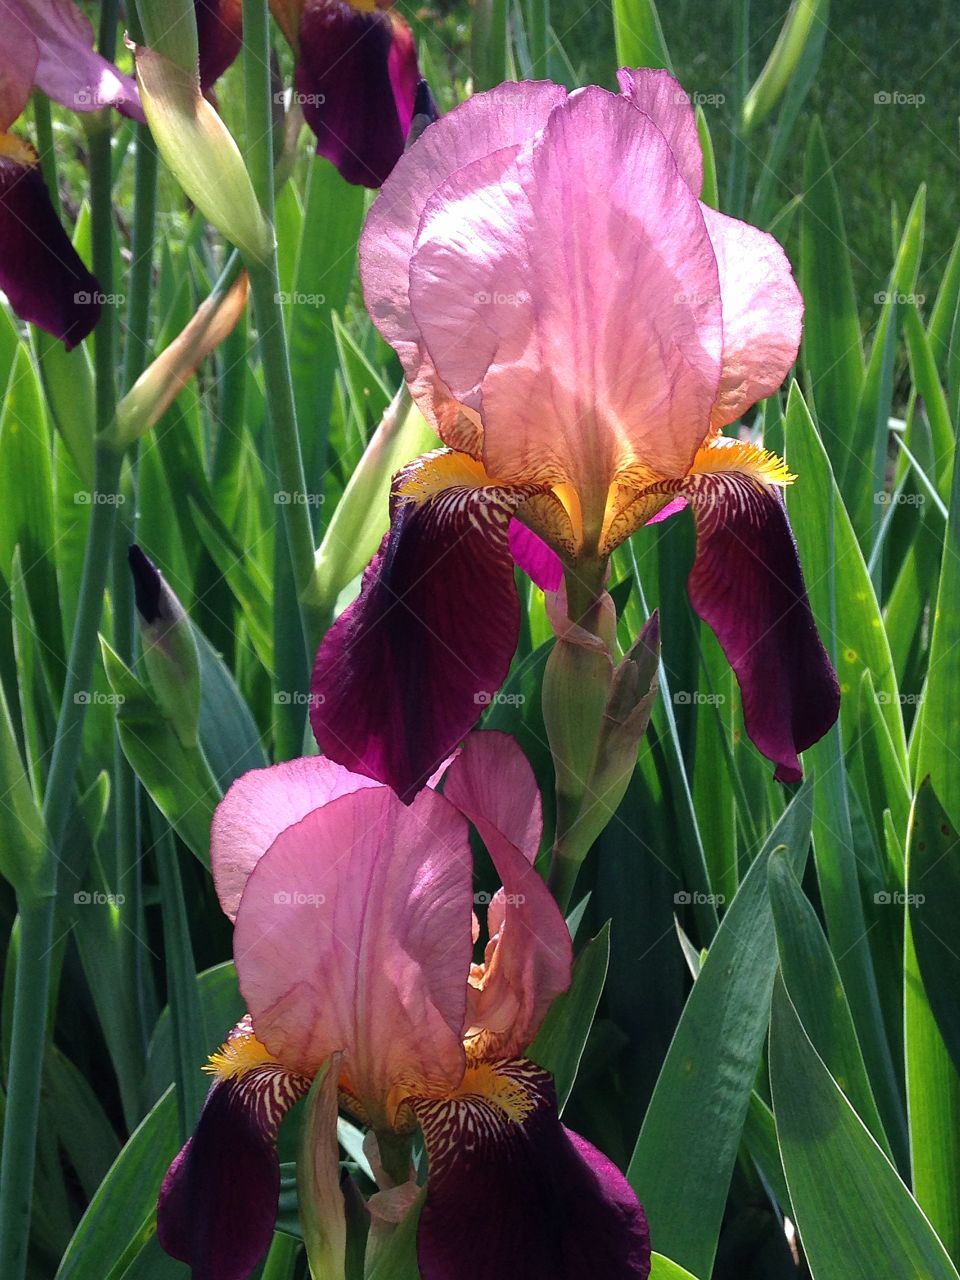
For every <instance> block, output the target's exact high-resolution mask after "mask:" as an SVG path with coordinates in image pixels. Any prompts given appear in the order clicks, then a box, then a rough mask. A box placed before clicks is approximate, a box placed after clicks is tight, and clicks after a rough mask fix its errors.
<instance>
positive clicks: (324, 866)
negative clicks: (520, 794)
mask: <svg viewBox="0 0 960 1280" xmlns="http://www.w3.org/2000/svg"><path fill="white" fill-rule="evenodd" d="M472 875H473V867H472V860H471V856H470V845H469V840H468V838H467V828H466V823H465V822H464V820H463V818H462V816H461V815H460V814H459V813H458V812H457V811H456V810H455V809H454V808H453V806H452V805H451V804H450V803H449V802H448V801H446V800H445V799H444V798H443V797H442V796H439V795H437V793H436V792H435V791H429V790H427V791H423V792H421V793H420V795H418V796H417V797H416V799H415V800H414V802H413V803H412V804H411V805H410V806H409V807H406V806H404V805H402V804H401V803H400V801H399V800H398V799H397V797H396V796H395V795H394V794H393V792H391V791H390V790H389V789H388V788H386V787H374V788H371V789H368V790H364V791H355V792H353V793H352V794H351V795H345V796H341V797H340V798H339V799H337V800H334V801H333V802H332V803H330V804H328V805H326V806H325V807H324V808H322V809H316V810H314V811H313V812H312V813H309V814H308V815H307V816H306V817H305V818H303V819H302V821H300V822H298V823H296V824H295V825H294V826H292V827H288V828H287V829H286V830H285V831H283V832H282V833H281V834H280V835H279V836H278V837H277V839H276V841H275V842H274V844H273V845H272V847H271V848H270V850H269V852H268V853H267V854H266V856H264V857H263V858H261V859H260V861H259V863H258V864H257V866H256V867H255V869H254V871H253V873H252V874H251V876H250V879H249V880H248V881H247V887H246V889H245V890H244V894H243V899H242V901H241V903H240V909H239V911H238V913H237V923H236V929H235V932H234V943H233V950H234V959H235V962H236V966H237V973H238V975H239V981H240V989H241V991H242V992H243V995H244V998H245V999H246V1001H247V1005H248V1008H249V1009H250V1012H251V1014H252V1016H253V1023H254V1026H255V1027H256V1031H257V1036H258V1038H259V1039H260V1040H261V1041H263V1043H264V1044H265V1045H266V1046H267V1047H268V1049H269V1050H270V1051H271V1052H272V1053H273V1054H274V1055H275V1056H276V1057H277V1058H279V1059H280V1060H281V1061H282V1062H283V1063H284V1064H285V1065H287V1066H289V1067H291V1068H292V1069H295V1070H299V1071H303V1072H304V1073H305V1074H311V1073H312V1072H313V1071H315V1070H316V1069H317V1066H318V1065H319V1064H320V1063H321V1062H323V1061H324V1060H325V1059H326V1058H328V1057H329V1056H330V1055H331V1054H332V1053H335V1052H338V1051H343V1054H344V1060H343V1078H344V1079H345V1080H346V1081H347V1083H348V1086H349V1088H350V1090H351V1091H352V1092H353V1093H354V1094H355V1095H356V1096H357V1097H358V1098H360V1099H361V1101H362V1102H363V1104H364V1106H365V1107H366V1109H367V1111H368V1113H369V1114H371V1119H372V1121H373V1122H374V1124H376V1123H389V1121H390V1120H392V1118H393V1117H392V1115H390V1114H389V1112H390V1109H391V1102H390V1100H389V1095H390V1092H391V1089H393V1087H394V1086H395V1085H398V1084H400V1083H401V1082H408V1083H415V1082H418V1081H419V1082H422V1083H424V1084H425V1086H426V1087H427V1089H428V1090H436V1091H441V1092H442V1091H444V1090H446V1089H449V1088H452V1087H455V1086H456V1084H457V1083H458V1081H459V1080H460V1077H461V1075H462V1073H463V1066H464V1057H463V1045H462V1040H461V1036H462V1028H463V1020H464V1013H465V1006H466V986H467V981H466V980H467V974H468V972H469V968H470V959H471V951H472V944H471V940H470V915H471V908H472V889H471V884H472ZM394 1102H396V1098H394Z"/></svg>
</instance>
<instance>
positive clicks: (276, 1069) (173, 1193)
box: [157, 1064, 310, 1280]
mask: <svg viewBox="0 0 960 1280" xmlns="http://www.w3.org/2000/svg"><path fill="white" fill-rule="evenodd" d="M309 1084H310V1082H309V1081H308V1080H305V1079H304V1078H303V1077H302V1076H295V1075H292V1074H291V1073H290V1072H288V1071H286V1070H284V1069H283V1068H282V1067H280V1066H278V1065H277V1064H265V1065H260V1066H255V1067H252V1068H250V1069H248V1070H246V1071H244V1072H243V1073H242V1074H241V1075H239V1076H237V1077H235V1078H233V1079H228V1080H218V1081H217V1082H216V1083H215V1084H214V1086H213V1087H212V1089H211V1090H210V1092H209V1094H208V1095H207V1100H206V1102H205V1103H204V1107H203V1111H202V1112H201V1114H200V1119H199V1121H198V1122H197V1129H196V1132H195V1133H194V1135H193V1137H192V1138H191V1139H190V1140H189V1142H188V1143H187V1144H186V1146H185V1147H184V1148H183V1150H182V1151H181V1152H180V1154H179V1155H178V1156H177V1157H176V1159H175V1160H174V1162H173V1164H172V1165H171V1166H170V1168H169V1170H168V1171H167V1176H166V1177H165V1178H164V1180H163V1186H162V1187H161V1188H160V1197H159V1200H158V1203H157V1236H158V1238H159V1241H160V1244H161V1245H162V1247H163V1248H164V1249H165V1250H166V1252H167V1253H169V1254H170V1255H171V1257H174V1258H178V1259H179V1260H180V1261H181V1262H186V1263H189V1265H190V1267H191V1268H192V1272H193V1280H246V1277H247V1276H249V1275H250V1273H251V1272H252V1271H253V1270H254V1268H255V1267H256V1265H257V1263H258V1262H259V1261H260V1259H261V1258H262V1257H263V1255H264V1254H265V1253H266V1252H267V1250H268V1249H269V1247H270V1241H271V1238H272V1236H273V1228H274V1223H275V1221H276V1217H277V1198H278V1196H279V1194H280V1162H279V1160H278V1158H277V1150H276V1138H277V1130H278V1128H279V1126H280V1121H281V1120H282V1119H283V1117H284V1115H285V1114H286V1112H287V1111H288V1110H289V1109H290V1107H292V1106H293V1104H294V1103H295V1102H297V1101H298V1100H299V1099H300V1098H301V1097H303V1095H304V1094H305V1093H306V1092H307V1090H308V1088H309Z"/></svg>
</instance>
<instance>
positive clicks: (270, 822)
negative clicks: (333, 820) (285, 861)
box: [210, 756, 377, 920]
mask: <svg viewBox="0 0 960 1280" xmlns="http://www.w3.org/2000/svg"><path fill="white" fill-rule="evenodd" d="M376 785H377V783H376V782H374V781H373V780H372V779H371V778H366V777H364V776H363V775H361V774H359V773H351V772H350V771H349V769H344V767H343V765H340V764H337V763H336V761H334V760H327V759H325V758H324V757H323V756H304V757H302V758H301V759H298V760H285V761H283V763H281V764H275V765H271V766H270V768H268V769H251V770H250V772H249V773H245V774H244V775H243V776H242V777H240V778H237V780H236V782H234V783H233V784H232V786H231V787H230V789H229V791H228V792H227V794H226V795H225V796H224V797H223V799H222V800H221V801H220V803H219V804H218V805H217V809H216V812H215V813H214V815H213V823H212V824H211V827H210V865H211V869H212V871H213V882H214V884H215V886H216V889H217V896H218V897H219V899H220V906H221V907H222V908H223V911H224V914H225V915H227V916H229V918H230V919H231V920H235V919H236V917H237V908H238V907H239V905H240V896H241V894H242V893H243V890H244V887H245V885H246V883H247V880H248V878H249V876H250V872H251V871H252V870H253V868H254V867H255V866H256V865H257V863H258V862H259V861H260V859H261V858H262V857H263V855H264V854H265V853H266V852H267V850H268V849H269V848H270V846H271V845H272V844H273V842H274V840H276V838H277V836H278V835H279V834H280V832H281V831H283V830H285V829H286V828H287V827H291V826H293V824H294V823H295V822H299V821H300V819H301V818H304V817H306V815H307V814H308V813H309V812H310V811H311V810H312V809H320V808H322V807H323V805H325V804H329V802H330V801H331V800H335V799H336V798H337V796H343V795H348V794H349V793H350V792H351V791H360V790H362V789H363V788H365V787H375V786H376Z"/></svg>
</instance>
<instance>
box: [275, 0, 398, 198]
mask: <svg viewBox="0 0 960 1280" xmlns="http://www.w3.org/2000/svg"><path fill="white" fill-rule="evenodd" d="M271 9H272V11H273V16H274V17H275V18H276V20H277V22H278V23H279V25H280V27H281V29H282V31H283V32H284V34H285V35H286V37H287V39H288V40H289V41H290V45H291V47H292V49H293V51H294V55H295V56H296V60H297V66H296V71H295V73H294V88H295V92H296V96H297V101H298V102H299V104H300V106H301V107H302V109H303V115H304V118H305V120H306V122H307V124H308V125H309V126H310V128H311V129H312V130H313V132H314V133H315V134H316V137H317V154H318V155H321V156H326V158H327V159H328V160H330V161H331V162H332V163H333V164H334V165H336V167H337V169H338V170H339V171H340V174H341V176H342V177H344V178H345V179H346V180H347V182H352V183H354V184H355V185H357V186H363V187H379V186H381V185H382V183H383V182H384V180H385V179H386V177H387V175H388V174H389V173H390V171H391V169H392V168H393V166H394V165H395V164H396V163H397V161H398V160H399V159H400V156H401V155H402V154H403V148H404V144H405V142H406V139H407V133H408V131H409V129H410V124H411V121H412V120H413V115H414V97H415V95H416V90H417V84H418V82H419V80H420V72H419V70H418V67H417V48H416V44H415V43H414V39H413V32H412V31H411V30H410V28H409V26H408V25H407V23H406V22H405V21H404V20H403V18H401V17H400V16H399V14H396V13H394V12H393V7H392V0H377V2H376V3H375V2H374V0H271Z"/></svg>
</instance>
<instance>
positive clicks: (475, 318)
mask: <svg viewBox="0 0 960 1280" xmlns="http://www.w3.org/2000/svg"><path fill="white" fill-rule="evenodd" d="M410 280H411V289H410V298H411V303H412V307H413V313H414V318H415V320H416V321H417V324H418V325H419V328H420V330H421V332H422V334H423V339H424V342H425V344H426V347H427V350H428V352H429V354H430V356H431V357H432V359H433V362H434V365H435V366H436V369H437V372H438V373H439V375H440V377H441V378H442V379H443V380H444V381H445V382H446V384H447V386H448V387H449V388H450V390H451V391H452V393H453V394H454V395H455V396H456V397H457V398H458V399H459V400H461V401H462V402H463V403H465V404H467V405H469V406H471V407H475V408H477V409H479V410H480V412H481V417H482V420H483V428H484V437H483V458H484V464H485V466H486V467H487V469H488V471H490V472H491V474H495V475H497V476H501V477H503V478H504V479H505V480H521V479H529V480H533V481H539V482H541V483H543V484H547V485H551V486H553V485H557V484H561V483H563V482H565V481H568V482H569V483H570V484H571V486H572V487H573V488H574V489H576V490H577V492H578V493H579V496H580V499H581V502H582V504H583V524H584V527H585V531H586V537H587V540H588V542H589V543H590V544H591V549H594V548H595V546H596V540H597V539H598V538H599V534H600V527H601V524H602V520H603V514H604V510H605V505H606V499H607V493H608V489H609V486H610V483H611V482H612V481H613V480H614V478H615V477H616V476H617V475H618V474H620V473H621V472H622V471H623V470H625V469H626V468H628V467H635V468H640V469H643V468H646V469H647V470H648V471H649V472H650V474H651V475H678V476H679V475H682V474H685V473H686V471H687V470H688V469H689V465H690V462H691V461H692V459H693V457H694V454H695V453H696V450H697V448H698V446H699V445H700V443H701V442H702V440H703V437H704V434H705V428H706V425H707V424H708V422H709V415H710V407H711V405H712V404H713V401H714V399H715V397H716V390H717V385H718V382H719V374H720V354H721V341H722V332H721V319H720V293H719V283H718V277H717V266H716V259H715V257H714V253H713V249H712V246H711V244H710V239H709V236H708V235H707V231H706V227H705V225H704V221H703V216H702V214H701V213H700V209H699V203H698V201H697V200H696V197H695V196H694V195H693V193H692V192H691V191H690V189H689V187H688V186H687V184H686V182H685V181H684V180H683V178H682V177H681V175H680V172H679V170H678V168H677V165H676V161H675V160H674V157H673V154H672V152H671V150H670V147H669V145H668V143H667V141H666V140H665V138H664V136H663V134H662V133H661V132H660V130H659V129H658V128H657V127H656V125H655V124H654V123H653V122H652V121H651V119H650V118H649V117H648V116H646V115H644V114H643V113H642V112H640V111H638V110H636V109H635V108H634V107H633V106H632V105H631V104H630V103H629V102H628V101H627V100H626V99H625V98H623V97H619V96H617V95H614V94H610V93H607V92H605V91H604V90H602V89H597V88H593V87H591V88H587V89H583V90H580V91H578V92H577V93H576V94H573V95H572V96H571V97H570V98H568V99H567V100H566V101H565V102H563V103H562V104H561V105H560V106H558V107H556V108H555V109H554V111H553V112H552V113H551V115H550V117H549V119H548V120H547V123H546V124H545V126H544V127H543V129H542V130H541V131H540V133H538V134H537V135H536V137H535V138H534V139H532V141H531V142H530V143H529V144H527V145H526V146H524V147H522V148H518V149H515V150H513V149H507V150H504V151H500V152H495V153H493V154H492V155H489V156H486V157H484V158H483V159H482V160H479V161H476V162H475V163H474V164H472V165H468V166H466V167H465V168H462V169H460V170H458V171H457V172H456V173H455V174H454V175H453V176H452V177H451V178H450V179H449V180H448V182H447V183H445V184H444V185H443V186H442V187H440V188H439V189H438V190H437V191H436V192H434V194H433V196H432V197H431V199H430V201H429V203H428V204H427V206H426V208H425V210H424V214H423V217H422V219H421V224H420V230H419V233H418V237H417V241H416V249H415V253H414V257H413V261H412V263H411V268H410Z"/></svg>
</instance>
